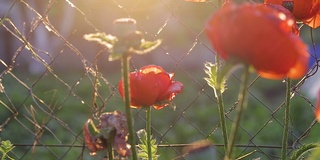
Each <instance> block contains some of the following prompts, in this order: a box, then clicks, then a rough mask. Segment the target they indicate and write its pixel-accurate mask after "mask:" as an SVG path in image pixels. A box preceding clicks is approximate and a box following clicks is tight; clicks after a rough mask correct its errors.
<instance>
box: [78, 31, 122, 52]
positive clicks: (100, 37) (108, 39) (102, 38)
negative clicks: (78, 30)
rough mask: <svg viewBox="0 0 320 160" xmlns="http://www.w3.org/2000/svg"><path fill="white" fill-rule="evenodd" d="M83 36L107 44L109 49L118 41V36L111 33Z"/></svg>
mask: <svg viewBox="0 0 320 160" xmlns="http://www.w3.org/2000/svg"><path fill="white" fill-rule="evenodd" d="M83 38H84V39H85V40H87V41H95V42H98V43H99V44H101V45H103V46H106V47H107V48H108V49H111V48H112V47H113V45H114V43H115V42H116V41H117V37H115V36H113V35H110V34H108V35H107V34H105V33H103V32H98V33H90V34H85V35H84V36H83Z"/></svg>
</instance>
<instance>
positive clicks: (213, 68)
mask: <svg viewBox="0 0 320 160" xmlns="http://www.w3.org/2000/svg"><path fill="white" fill-rule="evenodd" d="M204 66H205V73H206V74H207V76H209V77H207V78H204V79H205V80H206V81H207V83H208V85H209V86H210V87H211V88H213V89H214V90H218V89H220V90H221V93H223V92H224V91H225V90H226V78H224V77H221V78H219V76H221V75H220V74H219V73H218V66H217V64H212V63H210V62H206V63H205V64H204ZM219 79H221V81H220V80H219Z"/></svg>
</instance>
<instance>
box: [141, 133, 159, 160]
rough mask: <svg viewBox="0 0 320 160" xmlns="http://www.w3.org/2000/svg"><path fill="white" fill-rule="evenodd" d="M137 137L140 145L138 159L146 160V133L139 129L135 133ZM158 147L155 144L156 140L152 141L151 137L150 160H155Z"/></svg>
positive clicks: (157, 156)
mask: <svg viewBox="0 0 320 160" xmlns="http://www.w3.org/2000/svg"><path fill="white" fill-rule="evenodd" d="M137 135H138V137H139V140H140V144H139V145H138V157H139V158H140V159H142V160H148V159H149V157H148V145H147V144H148V143H147V140H148V139H147V132H146V130H144V129H141V130H139V131H138V132H137ZM157 150H158V146H157V144H156V139H152V136H151V153H152V159H153V160H157V159H158V158H159V155H157Z"/></svg>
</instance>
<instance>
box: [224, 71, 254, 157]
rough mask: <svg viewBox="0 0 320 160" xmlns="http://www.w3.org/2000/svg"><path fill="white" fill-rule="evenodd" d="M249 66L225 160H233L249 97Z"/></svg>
mask: <svg viewBox="0 0 320 160" xmlns="http://www.w3.org/2000/svg"><path fill="white" fill-rule="evenodd" d="M249 73H250V72H249V66H245V72H244V74H243V75H242V78H241V82H242V83H241V86H240V90H239V95H238V99H239V104H238V106H237V110H236V115H235V117H234V123H233V124H232V127H231V131H230V136H229V143H228V149H227V155H226V156H225V160H229V159H232V151H233V146H234V140H235V137H236V134H237V131H238V127H239V125H240V119H241V115H242V111H243V108H244V107H245V104H246V97H247V93H248V92H247V85H248V81H249V75H250V74H249Z"/></svg>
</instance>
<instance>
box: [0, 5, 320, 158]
mask: <svg viewBox="0 0 320 160" xmlns="http://www.w3.org/2000/svg"><path fill="white" fill-rule="evenodd" d="M255 2H259V1H255ZM260 3H261V2H260ZM217 9H218V7H217V2H216V1H215V0H211V1H210V0H209V1H207V2H204V3H191V2H187V1H184V0H135V1H128V0H42V1H36V0H11V1H8V0H0V18H1V22H0V58H1V59H0V62H1V63H0V70H1V74H0V84H1V85H0V91H1V93H0V115H1V116H0V138H1V140H10V142H11V143H12V144H13V145H14V146H15V148H14V149H13V150H12V151H11V152H9V153H8V154H9V155H10V157H12V158H14V159H43V158H45V159H102V158H103V157H104V156H105V155H106V153H105V152H100V153H99V154H98V155H96V156H90V155H89V151H88V150H87V149H86V147H85V144H84V139H83V134H82V127H83V125H84V123H85V122H86V120H87V119H88V118H89V117H90V116H92V114H93V111H94V112H95V113H97V114H99V113H101V112H112V111H114V110H122V111H123V110H124V102H123V100H122V98H121V97H120V95H119V92H118V88H117V84H118V81H119V80H120V78H121V69H120V67H121V66H120V62H119V61H112V62H111V61H108V51H107V50H106V49H105V48H104V47H102V46H100V45H99V44H96V43H93V42H88V41H86V40H85V39H84V38H83V35H84V34H88V33H95V32H106V33H111V34H112V22H113V21H114V20H115V19H118V18H125V17H130V18H133V19H135V20H136V21H137V27H138V30H139V31H141V32H142V33H143V35H144V37H145V38H146V39H149V40H155V39H162V41H163V42H162V44H161V45H160V47H159V48H157V49H156V50H154V51H153V52H152V53H149V54H147V55H143V56H141V55H134V56H133V57H132V58H131V60H130V63H131V71H133V70H135V69H139V68H140V67H142V66H144V65H148V64H155V65H160V66H162V67H163V68H164V69H165V70H166V71H168V72H172V73H174V74H175V80H177V81H180V82H182V83H183V84H184V90H183V92H182V93H181V94H179V95H177V97H175V99H174V100H173V103H174V104H173V106H172V107H165V108H164V109H162V110H152V134H153V136H154V137H155V138H156V140H157V143H158V144H159V151H158V154H159V155H160V159H187V158H186V157H187V154H186V153H184V149H183V148H185V147H188V146H189V145H190V144H191V143H193V142H196V141H199V140H204V139H208V140H210V141H211V142H213V146H214V154H215V156H216V157H217V159H221V158H222V157H223V154H224V153H223V140H222V135H221V130H220V126H219V116H218V108H217V102H216V99H215V97H214V93H213V90H212V88H210V87H209V86H208V85H207V83H206V82H205V80H204V79H203V78H204V77H206V75H205V72H204V63H205V62H214V61H215V60H214V57H215V51H214V50H213V49H212V47H211V45H210V44H209V42H208V40H207V37H206V35H205V33H204V24H205V22H206V21H207V19H208V18H209V16H210V15H211V14H212V13H213V12H214V11H216V10H217ZM318 35H320V32H319V29H318V30H317V29H310V28H308V27H306V26H302V28H301V37H302V38H303V40H304V41H305V42H306V43H307V44H308V45H309V47H310V54H311V55H312V56H311V57H312V58H311V59H312V61H313V62H312V63H310V69H309V72H308V73H307V75H306V76H305V77H304V78H302V79H301V80H295V81H293V86H292V92H293V93H294V96H293V97H292V106H291V107H292V110H291V113H290V116H291V121H290V129H289V154H291V153H292V150H293V149H296V148H299V147H300V146H301V145H303V144H305V143H309V142H318V140H319V138H320V137H319V134H318V133H319V131H320V127H319V124H317V123H316V121H315V118H314V115H313V110H314V107H315V106H314V104H315V93H316V92H315V89H316V88H319V86H320V83H319V81H320V78H319V77H320V74H319V72H318V67H319V63H318V62H319V60H318V59H317V57H316V53H317V51H318V52H320V50H319V48H320V47H319V45H320V43H319V42H320V39H319V37H320V36H318ZM238 72H241V70H239V71H236V72H234V74H232V75H231V76H230V77H229V79H228V81H227V90H226V91H225V93H224V100H225V107H226V108H225V110H226V117H227V127H228V128H230V126H231V124H232V122H233V117H234V116H233V114H234V108H235V106H236V104H237V92H238V90H239V84H240V83H241V81H240V80H239V73H238ZM94 86H97V88H96V89H94ZM284 101H285V83H284V81H275V80H266V79H263V78H260V77H259V76H258V75H255V74H251V78H250V86H249V97H248V107H247V108H246V111H245V113H244V115H243V117H242V121H241V123H240V129H239V135H240V136H239V137H238V139H237V140H236V141H237V144H236V153H237V155H244V154H247V153H251V152H252V154H251V155H250V156H248V157H246V159H259V158H260V159H280V150H281V138H282V131H283V124H284V122H283V115H284V109H283V108H284V107H282V106H283V105H284ZM133 114H134V128H135V130H136V131H137V130H139V129H141V128H144V125H145V115H144V114H145V112H143V111H142V110H140V109H135V110H133Z"/></svg>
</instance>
